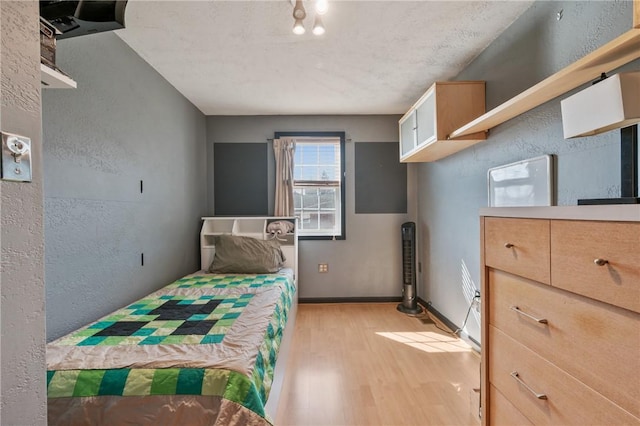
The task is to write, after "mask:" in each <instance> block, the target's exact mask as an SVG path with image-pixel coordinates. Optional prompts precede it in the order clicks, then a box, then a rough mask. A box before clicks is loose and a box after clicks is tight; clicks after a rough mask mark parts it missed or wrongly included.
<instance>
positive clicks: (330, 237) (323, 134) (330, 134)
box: [274, 131, 347, 240]
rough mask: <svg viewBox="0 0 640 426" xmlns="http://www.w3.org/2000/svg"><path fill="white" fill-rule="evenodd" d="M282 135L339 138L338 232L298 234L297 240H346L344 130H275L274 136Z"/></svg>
mask: <svg viewBox="0 0 640 426" xmlns="http://www.w3.org/2000/svg"><path fill="white" fill-rule="evenodd" d="M282 137H290V138H296V137H316V138H323V137H324V138H339V139H340V172H341V173H340V185H339V188H340V215H341V221H340V233H339V234H336V235H300V234H298V239H299V240H346V239H347V234H346V226H345V225H346V208H345V199H346V197H345V195H346V184H345V180H346V171H345V158H344V157H345V142H346V133H345V132H321V131H318V132H306V131H305V132H275V133H274V138H275V139H280V138H282Z"/></svg>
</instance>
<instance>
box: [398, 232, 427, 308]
mask: <svg viewBox="0 0 640 426" xmlns="http://www.w3.org/2000/svg"><path fill="white" fill-rule="evenodd" d="M398 310H399V311H400V312H403V313H405V314H419V313H421V312H422V308H421V307H420V306H418V302H417V301H416V224H415V223H414V222H406V223H403V224H402V303H400V304H399V305H398Z"/></svg>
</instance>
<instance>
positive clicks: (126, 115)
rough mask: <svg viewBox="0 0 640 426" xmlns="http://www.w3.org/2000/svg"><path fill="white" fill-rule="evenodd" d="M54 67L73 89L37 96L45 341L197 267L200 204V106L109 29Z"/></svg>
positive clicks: (74, 43)
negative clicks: (69, 80)
mask: <svg viewBox="0 0 640 426" xmlns="http://www.w3.org/2000/svg"><path fill="white" fill-rule="evenodd" d="M57 64H58V66H59V67H60V68H61V69H63V70H64V71H66V72H67V73H68V74H69V75H70V76H72V78H73V79H75V80H76V81H77V83H78V88H77V89H74V90H45V91H44V95H43V112H42V115H43V131H44V164H45V167H44V169H45V176H44V178H45V191H44V194H45V219H46V220H45V243H46V253H45V259H46V293H47V339H48V340H51V339H53V338H57V337H59V336H61V335H62V334H65V333H67V332H70V331H72V330H74V329H76V328H78V327H80V326H82V325H85V324H86V323H88V322H89V321H92V320H96V319H97V318H98V317H99V316H101V315H105V314H107V313H109V312H111V311H113V310H114V309H116V308H119V307H121V306H124V305H125V304H127V303H129V302H131V301H133V300H135V299H137V298H139V297H142V296H144V295H146V294H148V293H150V292H151V291H153V290H155V289H157V288H159V287H161V286H164V285H166V284H168V283H170V282H171V281H172V280H174V279H176V278H178V277H180V276H182V275H185V274H187V273H190V272H193V271H195V270H197V269H198V267H199V260H200V256H199V246H198V233H199V229H200V217H201V216H202V215H203V214H204V213H205V206H206V173H207V172H206V159H205V157H204V155H203V154H204V152H205V149H206V147H205V142H206V136H205V132H206V120H205V116H204V115H203V114H202V113H201V112H200V111H199V110H197V109H196V108H195V107H194V106H193V105H192V104H191V103H190V102H188V101H187V100H186V99H185V98H184V97H183V96H182V95H180V94H179V93H178V92H177V91H176V90H175V89H174V88H173V87H172V86H171V85H169V83H167V82H166V80H164V79H163V78H162V77H161V76H160V75H159V74H158V73H157V72H156V71H154V70H153V69H152V68H151V67H150V66H149V65H148V64H147V63H146V62H145V61H144V60H142V59H141V58H140V57H139V56H138V55H137V54H136V53H134V52H133V51H132V50H131V49H130V48H129V47H128V46H127V45H126V44H125V43H124V42H123V41H122V40H121V39H120V38H119V37H118V36H117V35H115V34H114V33H100V34H95V35H91V36H83V37H77V38H71V39H67V40H61V41H59V42H58V49H57ZM140 180H143V181H144V192H143V193H140ZM141 253H144V266H141Z"/></svg>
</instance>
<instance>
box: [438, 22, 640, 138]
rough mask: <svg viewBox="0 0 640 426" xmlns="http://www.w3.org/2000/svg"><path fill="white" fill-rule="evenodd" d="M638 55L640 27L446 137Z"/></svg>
mask: <svg viewBox="0 0 640 426" xmlns="http://www.w3.org/2000/svg"><path fill="white" fill-rule="evenodd" d="M636 13H637V12H636ZM638 58H640V28H634V29H631V30H629V31H627V32H626V33H624V34H622V35H621V36H619V37H618V38H616V39H614V40H613V41H611V42H609V43H607V44H605V45H604V46H602V47H600V48H599V49H597V50H595V51H593V52H592V53H590V54H588V55H587V56H585V57H584V58H582V59H580V60H578V61H576V62H574V63H573V64H571V65H569V66H567V67H566V68H563V69H562V70H560V71H558V72H557V73H555V74H553V75H552V76H550V77H548V78H546V79H544V80H542V81H541V82H540V83H538V84H536V85H535V86H533V87H531V88H529V89H527V90H525V91H524V92H522V93H520V94H519V95H517V96H515V97H513V98H511V99H510V100H508V101H506V102H505V103H503V104H501V105H499V106H497V107H496V108H494V109H492V110H491V111H489V112H487V113H485V114H483V115H481V116H480V117H478V118H476V119H475V120H473V121H471V122H470V123H468V124H465V125H464V126H462V127H460V128H459V129H456V130H454V131H453V132H451V134H450V135H449V138H450V139H455V138H459V137H462V136H466V135H470V134H472V133H476V132H482V131H488V130H489V129H491V128H492V127H495V126H497V125H499V124H502V123H504V122H505V121H507V120H510V119H512V118H514V117H516V116H518V115H520V114H523V113H525V112H527V111H529V110H531V109H533V108H535V107H537V106H539V105H542V104H543V103H545V102H547V101H550V100H552V99H554V98H556V97H558V96H560V95H562V94H564V93H566V92H568V91H570V90H573V89H575V88H576V87H578V86H580V85H581V84H584V83H586V82H588V81H590V80H595V79H596V78H598V77H599V76H600V74H601V73H603V72H605V73H606V72H610V71H612V70H614V69H616V68H618V67H621V66H622V65H625V64H627V63H629V62H631V61H633V60H635V59H638ZM466 146H468V145H466V144H465V146H462V149H464V148H465V147H466Z"/></svg>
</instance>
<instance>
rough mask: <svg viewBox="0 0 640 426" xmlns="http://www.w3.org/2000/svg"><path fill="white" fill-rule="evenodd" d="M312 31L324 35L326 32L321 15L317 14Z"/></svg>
mask: <svg viewBox="0 0 640 426" xmlns="http://www.w3.org/2000/svg"><path fill="white" fill-rule="evenodd" d="M312 31H313V33H314V34H315V35H322V34H324V33H325V29H324V25H322V20H321V19H320V16H319V15H316V18H315V21H314V22H313V30H312Z"/></svg>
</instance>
